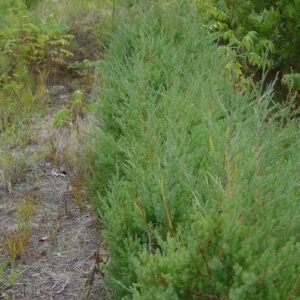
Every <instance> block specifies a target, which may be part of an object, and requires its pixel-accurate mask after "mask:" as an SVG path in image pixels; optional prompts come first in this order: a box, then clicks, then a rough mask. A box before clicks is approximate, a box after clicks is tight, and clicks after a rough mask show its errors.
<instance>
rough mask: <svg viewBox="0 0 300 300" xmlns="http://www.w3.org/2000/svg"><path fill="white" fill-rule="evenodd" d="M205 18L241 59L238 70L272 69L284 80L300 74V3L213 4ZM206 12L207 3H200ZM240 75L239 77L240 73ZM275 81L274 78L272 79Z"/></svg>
mask: <svg viewBox="0 0 300 300" xmlns="http://www.w3.org/2000/svg"><path fill="white" fill-rule="evenodd" d="M206 4H207V5H206V10H205V11H204V13H205V14H208V15H211V17H212V19H213V20H214V22H213V24H212V26H211V29H213V30H215V31H218V32H221V33H222V38H221V40H222V41H223V42H224V43H226V44H228V45H230V46H231V47H232V49H235V52H236V53H237V54H238V55H239V58H238V59H237V61H236V63H235V64H234V66H235V68H236V69H237V70H238V71H239V70H241V69H243V70H245V69H247V68H246V66H247V67H250V68H251V67H252V71H250V73H251V72H253V67H254V68H256V67H258V68H263V67H267V68H272V69H274V70H275V71H279V72H280V74H281V76H282V75H283V74H289V73H299V72H300V55H299V48H300V22H299V19H300V1H299V0H275V1H274V0H272V1H271V0H268V1H264V0H246V1H245V0H234V1H233V0H212V1H206ZM199 7H200V8H201V7H202V8H203V1H199ZM237 74H238V75H240V74H239V73H237ZM248 75H249V72H248ZM272 79H274V77H273V78H272Z"/></svg>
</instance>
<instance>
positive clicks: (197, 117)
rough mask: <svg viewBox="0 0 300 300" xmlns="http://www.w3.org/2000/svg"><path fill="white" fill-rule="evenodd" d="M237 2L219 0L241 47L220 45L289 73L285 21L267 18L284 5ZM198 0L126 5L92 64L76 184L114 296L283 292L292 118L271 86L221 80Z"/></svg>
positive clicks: (291, 223)
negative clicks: (86, 194)
mask: <svg viewBox="0 0 300 300" xmlns="http://www.w3.org/2000/svg"><path fill="white" fill-rule="evenodd" d="M201 3H202V4H201ZM226 3H227V2H226ZM234 3H236V1H235V2H234ZM243 3H244V5H242V2H241V1H240V2H239V1H238V5H237V6H233V3H232V6H231V2H229V1H228V3H227V5H228V7H229V8H232V14H233V17H234V18H233V19H231V21H232V22H233V23H232V24H237V26H239V27H238V28H239V29H238V30H236V32H234V31H232V36H233V34H234V35H235V36H237V37H236V39H237V40H239V43H245V45H244V46H243V47H240V45H238V46H239V50H238V51H236V50H234V48H233V50H232V51H234V53H235V54H234V55H236V54H238V53H243V52H244V50H245V56H244V57H246V60H244V61H247V62H249V63H251V65H253V66H255V65H257V66H259V65H270V66H271V65H277V66H279V67H280V68H285V67H286V69H287V70H288V69H289V66H288V63H290V61H292V62H293V67H294V68H295V70H297V64H296V61H294V60H290V59H291V58H292V57H293V56H294V57H295V58H297V56H296V51H297V50H296V49H295V48H293V47H294V46H296V45H295V44H294V43H287V44H285V43H284V40H283V36H284V35H285V34H286V35H288V34H291V35H292V36H294V35H293V34H294V33H293V32H292V31H293V30H292V29H291V27H293V28H295V26H298V23H297V22H296V19H293V17H292V18H291V19H289V20H290V21H291V23H290V26H291V27H285V28H281V27H280V26H281V25H279V24H281V23H278V22H279V21H278V20H277V18H279V17H278V11H277V10H278V9H284V11H285V13H284V16H285V17H286V18H289V16H290V14H291V15H293V14H294V11H293V10H292V9H291V8H289V7H290V6H289V5H287V7H285V8H284V7H283V6H282V4H284V1H275V5H273V8H271V4H270V5H269V6H267V7H266V10H264V5H263V4H262V2H261V5H260V2H258V1H256V2H255V1H243ZM251 3H252V5H253V6H252V8H253V10H251V9H250V8H251V7H250V8H249V5H251ZM264 3H266V4H268V2H266V1H265V2H264ZM272 3H274V2H272ZM289 3H290V5H295V8H297V7H298V6H297V2H295V1H294V2H293V1H292V2H289ZM204 4H205V2H204V1H203V2H202V1H201V2H200V1H199V2H197V3H192V2H191V1H180V0H174V1H153V2H150V1H149V2H147V3H146V2H145V1H144V2H143V3H142V4H141V3H140V4H138V5H133V6H132V8H131V15H130V17H129V18H128V19H124V20H123V22H122V24H121V26H119V27H117V28H116V31H115V32H114V33H113V34H112V36H111V40H110V43H109V46H108V49H107V52H106V55H105V57H104V59H103V61H102V63H101V64H100V66H99V72H100V70H101V86H98V95H99V96H98V97H99V101H97V102H96V104H95V112H96V117H97V118H98V120H99V125H98V127H97V128H96V129H95V131H94V136H93V137H94V141H93V142H94V146H95V150H94V153H93V155H92V158H91V160H92V163H93V168H94V172H93V173H92V176H91V178H90V184H89V186H90V190H91V194H92V198H93V202H94V205H95V207H96V209H97V211H98V214H99V216H100V219H101V222H102V224H103V227H104V232H103V236H104V239H105V245H106V247H107V249H108V251H109V253H110V257H111V263H110V264H109V265H108V266H107V268H106V274H107V278H108V284H109V286H110V287H111V288H112V294H113V297H114V298H115V299H297V298H298V297H299V296H300V290H299V286H300V277H299V274H300V264H299V261H300V260H299V258H300V243H299V225H300V224H299V193H300V186H299V180H300V177H299V172H298V169H299V164H300V161H299V159H298V149H299V142H300V134H299V121H298V120H297V119H294V118H290V110H289V108H286V107H284V106H280V105H279V104H275V103H274V101H273V85H272V84H270V85H268V86H267V87H265V88H261V86H263V84H260V85H258V86H254V87H252V88H251V89H243V92H240V91H238V90H237V89H235V88H234V86H233V81H232V79H233V78H232V76H230V74H228V72H227V70H226V69H228V68H226V66H228V63H230V62H231V61H232V56H231V55H228V47H218V45H217V44H216V43H215V41H216V33H214V34H212V33H211V25H213V24H214V23H213V22H210V20H209V18H207V15H206V16H205V15H203V12H208V11H210V10H208V7H209V8H211V6H210V4H211V2H207V3H206V4H207V5H209V6H206V7H205V6H201V5H204ZM246 8H247V10H246ZM222 9H223V8H222ZM222 9H220V10H219V11H220V12H222V11H223V10H222ZM226 9H227V8H226ZM249 9H250V10H249ZM255 9H257V13H255ZM246 11H248V12H249V13H250V12H252V13H251V14H250V16H248V15H246V16H244V15H245V12H246ZM219 14H220V13H219ZM220 15H221V14H220ZM219 18H220V16H219ZM224 18H225V17H224ZM229 18H230V17H229ZM282 18H283V16H282ZM226 20H227V19H226ZM228 20H229V19H228ZM250 21H251V22H252V23H250ZM239 22H241V24H239ZM253 22H254V25H255V24H261V28H260V27H258V28H256V27H255V29H254V28H252V27H251V26H252V25H251V24H253ZM269 22H271V23H272V24H274V26H275V27H276V28H277V29H276V30H274V27H273V25H270V24H269ZM293 22H296V24H294V25H292V24H293ZM223 23H224V24H225V23H226V22H223ZM248 23H249V24H248ZM228 24H229V25H230V24H231V23H230V22H229V23H228ZM229 25H228V26H229ZM222 26H223V25H222ZM224 26H225V25H224ZM240 27H241V28H240ZM249 28H251V31H250V30H249ZM232 30H233V29H232ZM247 30H248V33H247V32H246V31H247ZM254 31H255V33H254ZM270 31H272V34H271V35H269V32H270ZM283 31H284V32H283ZM273 33H274V34H275V37H274V39H273V36H274V35H273ZM238 34H239V35H238ZM276 34H277V35H276ZM279 34H282V35H281V37H278V35H279ZM296 36H297V34H295V36H294V37H295V38H296ZM245 37H246V38H245ZM256 39H257V40H256ZM295 42H296V41H295ZM248 48H249V49H250V52H247V51H246V50H247V49H248ZM243 49H244V50H243ZM265 50H267V51H265ZM265 52H269V54H270V53H271V54H272V56H264V55H265V54H264V53H265ZM231 53H232V52H231ZM250 57H252V58H253V61H252V62H251V61H249V60H250ZM262 60H265V62H262ZM236 61H238V62H239V60H236ZM241 63H242V62H241ZM294 63H295V64H296V65H294Z"/></svg>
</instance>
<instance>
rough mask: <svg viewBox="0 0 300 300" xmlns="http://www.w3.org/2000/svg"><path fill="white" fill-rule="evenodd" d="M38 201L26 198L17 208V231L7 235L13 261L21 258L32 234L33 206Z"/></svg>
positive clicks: (7, 243)
mask: <svg viewBox="0 0 300 300" xmlns="http://www.w3.org/2000/svg"><path fill="white" fill-rule="evenodd" d="M35 202H36V199H34V198H31V197H25V198H23V199H21V200H19V203H18V205H17V208H16V215H15V221H16V229H15V230H14V231H12V232H9V233H7V234H6V237H5V241H6V250H7V255H8V257H9V259H10V260H11V261H14V260H16V259H19V258H21V256H22V254H23V252H24V250H25V248H26V245H27V242H28V239H29V238H30V234H31V220H32V217H33V205H34V203H35Z"/></svg>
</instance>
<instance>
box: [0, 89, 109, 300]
mask: <svg viewBox="0 0 300 300" xmlns="http://www.w3.org/2000/svg"><path fill="white" fill-rule="evenodd" d="M49 91H50V92H49V93H50V95H49V97H50V103H51V104H52V106H49V111H48V113H46V115H45V116H44V119H43V120H41V119H37V121H36V122H33V123H34V125H33V126H32V128H31V131H32V135H33V137H32V142H31V143H30V144H29V145H27V146H26V147H24V148H17V149H14V150H12V153H13V155H16V156H18V155H23V156H24V157H26V158H27V160H26V168H25V170H24V171H23V174H22V176H21V177H20V178H19V180H18V182H17V184H15V185H13V187H12V188H11V189H10V190H9V191H7V189H5V186H4V182H3V183H2V182H1V180H0V262H1V260H2V261H3V260H5V259H7V249H6V246H5V244H6V236H7V235H9V234H10V233H11V232H14V231H15V230H16V219H15V212H16V207H17V203H18V201H20V199H22V198H24V197H30V198H31V199H35V203H34V213H33V217H32V220H31V234H30V238H29V240H28V242H27V244H26V248H25V251H24V252H23V254H22V255H21V257H20V258H19V259H18V260H16V261H15V262H14V263H13V264H12V265H8V266H7V267H6V269H7V270H6V271H7V272H8V271H9V270H10V269H13V270H15V272H17V273H18V276H17V279H16V280H15V282H13V283H12V284H10V285H9V286H6V288H5V289H4V290H2V291H1V290H0V299H16V300H17V299H28V300H31V299H110V296H109V291H108V290H107V289H106V287H105V285H104V282H103V277H102V274H101V271H100V270H99V265H101V263H103V264H104V263H107V262H108V258H107V255H106V252H105V250H104V249H103V248H102V245H101V233H100V228H99V225H98V223H97V220H96V218H95V216H94V213H93V211H92V209H91V207H90V205H89V203H88V201H87V197H86V196H85V193H84V187H82V191H81V193H82V199H81V200H80V201H81V203H80V205H78V203H76V201H75V199H74V193H73V192H72V184H73V180H74V176H77V174H76V170H72V168H67V167H65V162H64V154H65V151H66V149H67V148H68V147H69V148H70V146H71V147H73V148H72V150H73V153H71V154H70V155H73V156H76V155H79V154H78V147H80V143H81V142H82V141H81V140H80V138H81V135H84V133H82V131H84V130H81V128H86V127H87V126H86V124H87V123H88V122H89V121H88V118H87V116H86V117H85V118H83V119H82V120H80V122H79V124H80V126H79V129H78V126H77V127H76V129H75V128H74V127H72V128H62V129H61V128H59V129H55V128H53V126H52V122H51V120H52V117H53V114H54V113H55V112H56V111H57V110H58V109H59V108H60V107H61V106H62V104H63V103H65V101H67V99H68V98H69V97H70V95H71V91H70V90H69V89H67V88H64V87H63V86H61V87H60V88H58V87H49ZM53 91H54V92H53ZM51 93H52V95H51ZM51 97H52V98H51ZM49 141H51V145H52V146H49V145H50V144H49ZM49 147H54V148H55V149H54V150H55V155H56V162H54V161H52V160H51V159H49V156H51V155H50V154H51V151H52V152H53V149H52V150H51V149H49ZM76 147H77V148H76ZM47 152H50V154H49V153H48V154H45V153H47ZM33 155H36V156H37V157H38V159H37V160H36V161H33V160H32V157H33ZM73 159H76V157H75V158H74V157H73ZM79 159H80V157H79ZM1 173H3V170H1V166H0V178H3V176H1V175H3V174H1Z"/></svg>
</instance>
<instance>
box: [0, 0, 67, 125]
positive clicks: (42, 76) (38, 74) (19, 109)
mask: <svg viewBox="0 0 300 300" xmlns="http://www.w3.org/2000/svg"><path fill="white" fill-rule="evenodd" d="M0 19H1V23H0V30H1V31H0V74H1V75H0V106H1V112H0V131H3V130H5V129H6V128H9V127H11V126H13V124H14V123H15V122H16V120H15V115H17V116H18V119H20V117H21V116H22V115H24V114H25V115H26V114H27V113H28V111H29V110H31V109H32V108H34V106H35V105H36V104H40V103H43V101H44V99H38V97H39V96H40V95H42V94H44V93H40V91H41V90H45V88H44V89H42V88H41V86H42V85H45V81H46V75H48V74H49V72H50V70H51V72H53V70H55V69H56V68H59V67H62V66H64V65H65V64H66V60H65V59H66V58H67V57H69V56H71V55H72V53H71V52H70V51H69V50H68V46H69V44H70V41H71V39H72V36H71V35H70V34H68V31H67V28H66V27H65V26H63V25H61V24H59V23H58V22H57V21H56V20H55V19H53V18H51V17H50V18H48V19H46V20H40V19H38V18H36V17H34V16H33V12H30V11H29V10H28V9H27V7H26V5H25V3H24V2H23V1H21V0H17V1H11V0H9V1H1V2H0Z"/></svg>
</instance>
